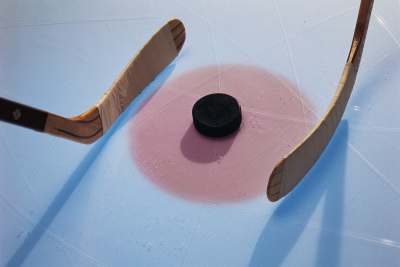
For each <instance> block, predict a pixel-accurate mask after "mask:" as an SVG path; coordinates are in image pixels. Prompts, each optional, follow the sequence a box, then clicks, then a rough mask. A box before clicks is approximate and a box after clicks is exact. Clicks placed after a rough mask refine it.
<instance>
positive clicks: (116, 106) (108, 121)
mask: <svg viewBox="0 0 400 267" xmlns="http://www.w3.org/2000/svg"><path fill="white" fill-rule="evenodd" d="M97 108H98V110H99V114H100V119H101V124H102V127H103V133H105V132H106V131H107V130H108V129H109V128H110V127H111V126H112V124H113V123H114V121H115V120H116V119H117V118H118V117H119V115H120V114H121V113H122V107H121V103H120V96H119V90H118V87H117V88H115V87H114V88H112V89H111V90H108V91H107V92H106V93H105V94H104V95H103V97H102V99H101V100H100V101H99V103H98V104H97Z"/></svg>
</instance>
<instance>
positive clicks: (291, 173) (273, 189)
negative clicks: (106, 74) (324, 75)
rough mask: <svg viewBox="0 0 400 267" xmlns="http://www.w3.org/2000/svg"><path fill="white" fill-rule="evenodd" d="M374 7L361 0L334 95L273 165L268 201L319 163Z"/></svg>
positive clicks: (349, 84)
mask: <svg viewBox="0 0 400 267" xmlns="http://www.w3.org/2000/svg"><path fill="white" fill-rule="evenodd" d="M373 4H374V0H361V4H360V10H359V13H358V18H357V25H356V27H355V32H354V37H353V42H352V45H351V48H350V52H349V56H348V58H347V63H346V65H345V67H344V70H343V74H342V78H341V80H340V82H339V86H338V88H337V90H336V93H335V96H334V98H333V99H332V101H331V104H330V106H329V108H328V111H327V112H326V113H325V116H324V117H323V118H322V119H321V121H319V123H318V124H317V126H315V127H314V129H313V130H312V131H311V133H310V134H309V135H308V136H307V137H306V138H305V139H304V140H303V141H302V142H301V143H300V144H299V145H298V146H297V147H295V148H294V149H293V150H292V151H291V152H290V153H289V155H288V156H286V157H285V158H283V159H282V160H281V161H280V162H279V163H278V164H277V165H276V166H275V168H274V170H273V171H272V173H271V176H270V178H269V181H268V186H267V196H268V199H269V200H271V201H277V200H279V199H280V198H282V197H284V196H285V195H286V194H288V193H289V192H290V191H292V190H293V188H294V187H295V186H296V185H297V184H298V183H299V182H300V181H301V180H302V179H303V177H304V176H305V175H306V174H307V172H308V171H309V170H310V169H311V168H312V166H313V165H314V163H315V162H316V161H317V160H318V158H319V157H320V155H321V153H322V152H323V150H324V149H325V147H326V146H327V144H328V143H329V141H330V139H331V137H332V135H333V134H334V132H335V130H336V127H337V126H338V124H339V122H340V120H341V118H342V116H343V113H344V110H345V108H346V105H347V102H348V100H349V98H350V95H351V92H352V90H353V86H354V83H355V81H356V76H357V72H358V67H359V65H360V61H361V56H362V52H363V48H364V42H365V38H366V35H367V31H368V25H369V21H370V17H371V12H372V7H373Z"/></svg>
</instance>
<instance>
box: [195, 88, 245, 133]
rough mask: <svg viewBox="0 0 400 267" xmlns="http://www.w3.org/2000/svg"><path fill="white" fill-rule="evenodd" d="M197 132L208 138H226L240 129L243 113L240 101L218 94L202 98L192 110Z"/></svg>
mask: <svg viewBox="0 0 400 267" xmlns="http://www.w3.org/2000/svg"><path fill="white" fill-rule="evenodd" d="M192 116H193V124H194V127H195V128H196V130H197V131H198V132H199V133H201V134H202V135H205V136H208V137H224V136H228V135H230V134H232V133H233V132H235V131H236V130H237V129H239V127H240V124H241V122H242V112H241V108H240V105H239V103H238V101H237V100H236V99H235V98H234V97H232V96H230V95H227V94H222V93H216V94H210V95H206V96H204V97H202V98H200V99H199V100H198V101H197V102H196V103H195V104H194V106H193V109H192Z"/></svg>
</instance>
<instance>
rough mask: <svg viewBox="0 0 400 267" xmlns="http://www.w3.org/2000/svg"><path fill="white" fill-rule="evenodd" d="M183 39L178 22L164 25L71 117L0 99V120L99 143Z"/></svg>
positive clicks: (173, 56)
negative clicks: (85, 107) (104, 89)
mask: <svg viewBox="0 0 400 267" xmlns="http://www.w3.org/2000/svg"><path fill="white" fill-rule="evenodd" d="M185 38H186V33H185V27H184V25H183V23H182V22H181V21H179V20H178V19H173V20H171V21H169V22H168V23H166V24H165V25H164V26H163V27H162V28H161V29H160V30H159V31H158V32H157V33H156V34H155V35H153V37H152V38H151V39H150V41H149V42H148V43H147V44H146V45H145V46H144V47H143V48H142V50H140V52H139V54H137V56H136V57H135V58H134V59H132V60H131V61H130V62H129V63H128V65H127V66H126V67H125V69H124V70H123V71H122V73H121V74H120V76H119V77H118V78H117V79H116V80H115V82H114V83H113V84H112V86H111V87H110V89H109V90H108V91H107V92H106V93H105V94H104V96H103V97H102V98H101V99H100V101H99V102H98V103H97V104H96V105H95V106H94V107H92V108H91V109H90V110H89V111H87V112H85V113H83V114H81V115H79V116H76V117H73V118H64V117H62V116H59V115H56V114H52V113H49V112H47V111H42V110H38V109H36V108H33V107H29V106H26V105H22V104H19V103H16V102H13V101H10V100H7V99H4V98H0V120H2V121H5V122H8V123H12V124H15V125H18V126H23V127H27V128H30V129H33V130H36V131H40V132H45V133H48V134H52V135H55V136H59V137H63V138H67V139H70V140H73V141H76V142H80V143H85V144H89V143H93V142H94V141H96V140H97V139H99V138H100V137H101V136H102V135H103V134H104V133H105V132H106V131H107V130H108V129H109V128H110V127H111V126H112V124H113V123H114V121H115V120H116V119H117V118H118V117H119V115H120V114H121V113H122V112H124V110H125V109H126V108H127V107H128V106H129V104H130V103H131V102H132V100H133V99H134V98H135V97H136V96H137V95H138V94H140V92H141V91H142V90H143V89H144V88H145V87H146V86H147V85H148V84H149V83H150V82H151V81H153V80H154V79H155V77H156V76H157V75H158V74H159V73H160V72H161V71H162V70H163V69H164V68H165V67H166V66H167V65H168V64H169V63H170V62H171V61H172V60H173V59H174V58H175V57H176V56H177V55H178V53H179V51H180V50H181V48H182V46H183V44H184V42H185Z"/></svg>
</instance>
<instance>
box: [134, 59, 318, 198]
mask: <svg viewBox="0 0 400 267" xmlns="http://www.w3.org/2000/svg"><path fill="white" fill-rule="evenodd" d="M215 92H220V93H226V94H229V95H232V96H233V97H235V98H236V99H237V100H238V101H239V104H240V105H241V108H242V113H243V122H242V125H241V128H240V129H239V131H238V132H236V133H235V134H234V135H232V136H229V137H227V138H223V139H210V138H207V137H204V136H202V135H200V134H199V133H198V132H197V131H196V130H195V128H194V127H193V124H192V115H191V111H192V107H193V104H194V103H195V102H196V101H197V100H198V99H199V98H200V97H202V96H205V95H207V94H210V93H215ZM310 107H311V104H310V103H309V102H308V101H307V100H306V98H305V97H304V96H302V95H301V94H300V93H299V91H298V90H297V88H296V87H295V86H294V85H293V84H291V83H290V82H288V81H286V80H285V79H283V78H282V77H280V76H277V75H275V74H273V73H271V72H268V71H266V70H264V69H262V68H259V67H255V66H247V65H222V66H207V67H203V68H200V69H197V70H193V71H190V72H187V73H184V74H182V75H180V76H179V77H177V78H176V79H174V80H172V81H169V82H167V83H165V84H164V85H163V86H162V87H161V88H159V90H158V91H157V92H156V93H155V94H154V95H153V96H152V97H150V99H149V100H148V101H147V102H146V103H145V104H144V105H143V106H142V107H141V109H140V110H139V111H138V113H137V114H136V115H135V117H134V119H133V120H132V123H131V128H130V135H131V143H130V146H131V152H132V155H133V158H134V161H135V163H136V165H137V166H138V168H139V169H140V170H141V172H142V173H143V174H144V176H145V177H147V178H148V179H149V180H150V181H151V182H153V183H154V184H155V185H157V186H158V187H159V188H160V189H162V190H163V191H165V192H168V193H171V194H173V195H175V196H178V197H181V198H184V199H186V200H190V201H199V202H214V203H221V202H236V201H241V200H246V199H250V198H254V197H257V196H260V195H261V194H264V193H265V190H266V185H267V179H268V177H269V174H270V172H271V171H272V169H273V167H274V165H275V164H276V163H277V162H278V161H279V160H280V159H281V158H282V157H283V156H285V155H286V154H287V153H288V152H289V151H290V150H291V149H292V148H293V147H294V146H295V145H296V144H298V143H299V142H300V141H301V140H302V139H303V138H304V137H305V136H306V134H307V133H308V132H309V131H310V130H311V128H312V126H313V124H314V123H315V116H314V115H313V113H312V112H311V110H310Z"/></svg>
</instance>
